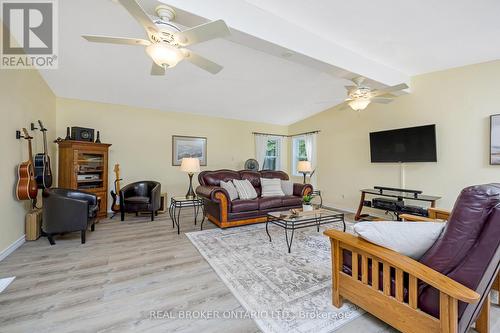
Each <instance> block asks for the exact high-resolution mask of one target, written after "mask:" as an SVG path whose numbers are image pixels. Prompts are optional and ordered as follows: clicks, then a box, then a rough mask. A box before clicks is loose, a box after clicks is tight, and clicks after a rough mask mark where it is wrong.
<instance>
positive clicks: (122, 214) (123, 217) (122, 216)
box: [120, 210, 125, 221]
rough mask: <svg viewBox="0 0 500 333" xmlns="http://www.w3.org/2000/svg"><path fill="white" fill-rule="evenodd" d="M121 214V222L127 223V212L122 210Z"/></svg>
mask: <svg viewBox="0 0 500 333" xmlns="http://www.w3.org/2000/svg"><path fill="white" fill-rule="evenodd" d="M120 214H121V220H122V221H125V211H124V210H122V211H121V212H120Z"/></svg>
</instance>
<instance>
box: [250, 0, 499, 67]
mask: <svg viewBox="0 0 500 333" xmlns="http://www.w3.org/2000/svg"><path fill="white" fill-rule="evenodd" d="M246 2H248V3H250V4H252V5H255V6H257V7H259V8H261V9H263V10H265V11H267V12H269V13H272V14H274V15H276V16H278V17H281V18H283V19H285V20H288V21H289V22H293V23H294V24H296V25H298V26H300V27H302V28H304V29H305V30H308V31H310V32H311V33H314V34H316V35H318V36H321V37H323V38H325V39H327V40H329V41H332V42H335V43H337V44H339V45H341V46H343V47H345V48H348V49H350V50H352V51H354V52H356V53H359V54H362V55H364V56H366V57H368V58H370V59H372V60H374V61H376V62H379V63H381V64H385V65H387V66H389V67H392V68H395V69H397V70H399V71H401V72H403V73H406V74H409V75H415V74H422V73H426V72H431V71H437V70H442V69H447V68H451V67H458V66H464V65H468V64H475V63H480V62H485V61H490V60H495V59H499V58H500V43H499V42H498V40H499V37H498V36H500V20H499V19H498V16H499V14H500V1H498V0H479V1H477V0H476V1H474V0H472V1H471V0H438V1H436V0H417V1H401V0H379V1H371V0H357V1H338V0H334V1H332V0H316V1H303V0H246Z"/></svg>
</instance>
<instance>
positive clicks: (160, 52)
mask: <svg viewBox="0 0 500 333" xmlns="http://www.w3.org/2000/svg"><path fill="white" fill-rule="evenodd" d="M146 53H147V54H148V55H149V56H150V57H151V59H153V61H154V62H155V63H156V64H157V65H158V66H160V67H169V68H171V67H174V66H175V65H177V63H178V62H179V61H181V60H182V59H183V55H182V52H181V51H180V50H179V49H178V48H176V47H173V46H170V45H168V44H165V43H155V44H151V45H149V46H148V47H146Z"/></svg>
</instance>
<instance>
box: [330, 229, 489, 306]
mask: <svg viewBox="0 0 500 333" xmlns="http://www.w3.org/2000/svg"><path fill="white" fill-rule="evenodd" d="M324 234H325V235H326V236H328V237H330V238H331V239H334V240H337V241H339V242H340V243H342V244H345V245H347V246H349V247H351V248H353V249H359V250H360V251H363V252H365V253H367V254H369V255H372V256H373V257H376V258H379V259H381V260H383V261H385V262H387V263H389V264H390V265H391V266H393V267H395V268H399V269H401V270H402V271H404V272H406V273H408V274H410V275H412V276H414V277H416V278H417V279H419V280H421V281H423V282H425V283H427V284H428V285H431V286H433V287H434V288H436V289H438V290H440V291H441V292H443V293H445V294H447V295H449V296H451V297H453V298H455V299H458V300H460V301H463V302H466V303H477V302H478V301H479V297H480V296H479V294H478V293H476V292H475V291H474V290H471V289H469V288H467V287H466V286H464V285H462V284H460V283H458V282H456V281H454V280H452V279H450V278H449V277H447V276H446V275H443V274H441V273H439V272H437V271H435V270H433V269H432V268H429V267H427V266H425V265H423V264H421V263H419V262H418V261H415V260H413V259H411V258H410V257H407V256H404V255H402V254H399V253H398V252H395V251H393V250H389V249H386V248H384V247H382V246H378V245H375V244H373V243H370V242H368V241H365V240H364V239H361V238H359V237H356V236H354V235H351V234H347V233H344V232H341V231H338V230H327V231H325V232H324ZM339 255H340V254H339Z"/></svg>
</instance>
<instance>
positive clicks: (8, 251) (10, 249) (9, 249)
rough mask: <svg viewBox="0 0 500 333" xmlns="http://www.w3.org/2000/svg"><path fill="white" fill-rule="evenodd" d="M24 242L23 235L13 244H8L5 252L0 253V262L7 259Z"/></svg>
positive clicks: (24, 237)
mask: <svg viewBox="0 0 500 333" xmlns="http://www.w3.org/2000/svg"><path fill="white" fill-rule="evenodd" d="M24 242H26V236H25V235H23V236H22V237H21V238H19V239H18V240H16V241H15V242H14V243H12V244H10V245H9V246H8V247H7V248H6V249H5V250H3V251H2V252H0V261H2V260H4V259H5V258H7V257H8V256H9V255H10V254H11V253H12V252H14V251H15V250H17V249H18V248H19V247H20V246H21V245H23V244H24Z"/></svg>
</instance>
